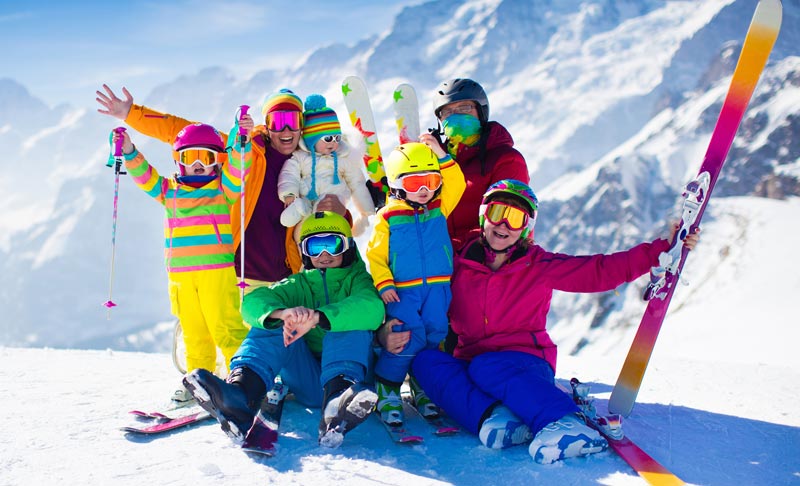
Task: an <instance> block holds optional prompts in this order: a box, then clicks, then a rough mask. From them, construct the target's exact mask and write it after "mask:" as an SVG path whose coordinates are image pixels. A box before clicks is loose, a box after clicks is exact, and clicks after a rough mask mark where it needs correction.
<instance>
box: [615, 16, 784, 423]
mask: <svg viewBox="0 0 800 486" xmlns="http://www.w3.org/2000/svg"><path fill="white" fill-rule="evenodd" d="M781 18H782V6H781V2H780V1H779V0H761V1H760V2H758V5H757V6H756V10H755V14H754V15H753V19H752V21H751V23H750V28H749V30H748V31H747V36H746V37H745V40H744V44H743V45H742V51H741V54H740V55H739V61H738V63H737V64H736V69H735V70H734V72H733V77H732V79H731V83H730V88H729V89H728V93H727V95H726V96H725V101H724V103H723V105H722V109H721V111H720V114H719V118H718V119H717V124H716V126H715V127H714V131H713V132H712V134H711V141H710V142H709V145H708V149H707V150H706V154H705V157H704V159H703V163H702V165H701V166H700V170H699V171H698V173H697V176H696V177H695V178H694V179H693V180H692V181H691V182H689V183H688V184H687V185H686V190H685V192H684V193H683V197H684V198H685V199H684V203H683V213H682V215H681V221H680V227H679V229H678V231H677V232H676V233H675V237H674V238H673V241H672V244H671V246H670V249H669V250H668V251H666V252H664V253H662V254H661V255H660V256H659V265H658V266H657V267H654V268H653V269H652V270H651V272H650V273H651V276H650V284H649V285H648V286H647V289H646V290H645V293H644V299H645V300H647V301H648V304H647V308H646V309H645V312H644V316H642V320H641V323H640V324H639V328H638V330H637V332H636V336H635V337H634V340H633V343H632V344H631V348H630V350H629V351H628V356H627V357H626V359H625V363H624V364H623V366H622V370H621V371H620V374H619V378H618V379H617V383H616V385H615V386H614V390H613V391H612V393H611V398H610V399H609V402H608V409H609V410H610V411H611V412H613V413H618V414H622V415H623V416H625V417H627V416H628V415H630V413H631V410H632V409H633V405H634V403H635V402H636V396H637V394H638V393H639V388H640V387H641V384H642V379H643V378H644V372H645V370H646V369H647V364H648V362H649V361H650V356H651V355H652V353H653V348H654V346H655V343H656V339H657V338H658V333H659V331H660V330H661V325H662V324H663V322H664V317H665V316H666V314H667V309H668V308H669V304H670V301H671V300H672V295H673V293H674V291H675V287H676V286H677V283H678V279H679V278H680V274H681V271H682V270H683V266H684V263H685V262H686V257H687V255H688V253H689V250H688V249H687V248H686V247H684V245H683V244H682V240H683V239H684V237H686V236H687V235H689V234H691V233H692V232H694V231H695V230H696V228H697V227H698V226H699V225H700V220H701V219H702V217H703V213H704V212H705V209H706V206H707V205H708V200H709V198H710V197H711V192H712V191H713V189H714V186H715V185H716V182H717V179H718V177H719V174H720V172H721V171H722V166H723V164H724V163H725V158H726V157H727V156H728V151H729V150H730V148H731V145H732V144H733V139H734V137H735V136H736V131H737V130H738V128H739V124H740V123H741V121H742V118H743V117H744V113H745V110H746V109H747V105H748V104H749V103H750V98H751V97H752V95H753V91H754V90H755V88H756V84H757V83H758V79H759V77H760V76H761V73H762V72H763V70H764V66H765V65H766V63H767V59H768V58H769V55H770V52H771V51H772V46H773V45H774V44H775V40H776V39H777V37H778V32H779V30H780V27H781Z"/></svg>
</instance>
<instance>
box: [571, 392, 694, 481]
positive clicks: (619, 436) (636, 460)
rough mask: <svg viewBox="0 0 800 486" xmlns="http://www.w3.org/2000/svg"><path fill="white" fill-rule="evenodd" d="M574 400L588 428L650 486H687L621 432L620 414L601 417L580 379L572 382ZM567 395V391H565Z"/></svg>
mask: <svg viewBox="0 0 800 486" xmlns="http://www.w3.org/2000/svg"><path fill="white" fill-rule="evenodd" d="M570 385H571V387H572V393H571V395H572V399H573V400H574V401H575V404H576V405H578V407H579V408H580V409H581V413H582V415H583V418H584V420H585V421H586V424H587V425H589V426H590V427H592V428H593V429H595V430H597V431H598V432H600V434H602V435H603V437H605V438H606V440H607V441H608V445H609V446H610V447H611V449H613V450H614V452H616V453H617V455H619V457H621V458H622V460H624V461H625V462H627V463H628V465H629V466H631V467H632V468H633V469H634V471H636V473H637V474H638V475H639V476H641V477H642V478H643V479H644V480H645V481H647V483H648V484H651V485H653V486H679V485H681V484H686V483H684V482H683V480H681V479H680V478H679V477H678V476H675V475H674V474H672V473H671V472H670V471H669V470H668V469H667V468H665V467H664V466H662V465H661V464H659V462H658V461H656V460H655V459H653V458H652V457H651V456H650V455H649V454H648V453H646V452H645V451H643V450H642V449H641V448H640V447H639V446H637V445H636V444H635V443H634V442H633V441H632V440H630V439H629V438H627V437H625V435H624V432H623V430H622V417H620V416H619V415H618V414H615V415H609V416H605V417H604V416H598V415H597V411H596V410H595V407H594V404H593V401H592V399H591V398H589V387H588V385H586V384H584V383H581V382H580V381H578V379H577V378H573V379H572V380H570ZM564 391H565V392H566V390H564Z"/></svg>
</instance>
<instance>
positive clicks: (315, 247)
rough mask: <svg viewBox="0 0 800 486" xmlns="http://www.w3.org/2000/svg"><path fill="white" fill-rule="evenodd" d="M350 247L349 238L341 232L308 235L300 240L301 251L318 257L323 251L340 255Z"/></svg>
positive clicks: (309, 255) (306, 254)
mask: <svg viewBox="0 0 800 486" xmlns="http://www.w3.org/2000/svg"><path fill="white" fill-rule="evenodd" d="M348 249H350V241H349V238H347V237H345V236H344V235H342V234H340V233H320V234H316V235H311V236H307V237H305V238H304V239H303V241H302V242H300V251H302V252H303V255H305V256H308V257H318V256H320V255H321V254H322V252H326V253H328V255H330V256H339V255H341V254H342V253H344V252H346V251H347V250H348Z"/></svg>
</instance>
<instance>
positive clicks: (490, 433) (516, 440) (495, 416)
mask: <svg viewBox="0 0 800 486" xmlns="http://www.w3.org/2000/svg"><path fill="white" fill-rule="evenodd" d="M478 437H479V438H480V439H481V442H482V443H483V445H485V446H486V447H488V448H489V449H505V448H506V447H511V446H515V445H519V444H524V443H526V442H528V441H529V440H531V438H533V434H532V433H531V429H530V428H529V427H528V426H527V425H525V424H524V423H523V422H522V421H521V420H520V419H518V418H517V416H516V415H514V413H513V412H512V411H511V410H509V409H508V407H506V406H505V405H497V406H496V407H494V410H492V414H491V415H490V416H489V418H487V419H486V420H484V421H483V423H482V424H481V428H480V430H479V431H478Z"/></svg>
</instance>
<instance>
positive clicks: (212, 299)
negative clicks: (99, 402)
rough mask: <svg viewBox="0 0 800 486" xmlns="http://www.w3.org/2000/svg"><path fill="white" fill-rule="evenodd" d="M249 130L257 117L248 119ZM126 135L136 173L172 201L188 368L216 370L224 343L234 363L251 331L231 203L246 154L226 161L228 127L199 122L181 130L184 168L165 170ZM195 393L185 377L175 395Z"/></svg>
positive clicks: (178, 144)
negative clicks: (223, 131) (222, 158)
mask: <svg viewBox="0 0 800 486" xmlns="http://www.w3.org/2000/svg"><path fill="white" fill-rule="evenodd" d="M240 125H241V127H242V128H246V129H247V131H248V133H250V130H252V128H253V120H252V118H250V116H249V115H245V116H244V117H243V118H242V120H241V121H240ZM120 136H122V137H123V146H122V151H123V153H124V154H125V167H126V169H127V171H128V174H130V176H131V178H132V179H133V181H134V182H135V183H136V185H137V186H139V187H140V188H141V189H142V190H143V191H144V192H145V193H147V194H148V195H150V196H151V197H153V198H154V199H155V200H156V201H158V202H159V203H161V204H162V205H163V206H164V209H165V219H164V257H165V261H166V267H167V276H168V280H169V296H170V303H171V307H172V313H173V314H174V315H175V317H177V318H178V319H179V320H180V322H181V326H182V328H183V340H184V346H185V350H186V368H187V371H192V370H194V369H197V368H202V369H206V370H209V371H211V372H214V370H215V368H216V356H217V347H219V348H220V350H221V351H222V354H223V355H224V357H225V363H226V365H230V359H231V357H233V354H234V353H235V352H236V350H237V349H238V348H239V345H240V344H241V343H242V341H243V340H244V337H245V336H246V335H247V331H248V328H247V327H246V326H245V325H244V324H243V322H242V316H241V313H240V311H239V289H238V287H237V286H236V283H237V280H236V273H235V271H234V248H233V236H232V232H231V215H230V208H231V206H232V205H233V204H234V203H235V202H236V201H237V200H238V199H239V197H240V185H241V177H242V161H241V154H239V152H238V151H236V150H235V149H232V150H231V151H230V153H229V157H228V160H229V163H226V164H223V165H221V164H219V163H218V154H219V153H222V152H224V151H225V144H224V142H223V139H222V137H221V136H220V133H219V132H218V131H217V130H216V129H215V128H214V127H212V126H210V125H205V124H201V123H195V124H191V125H188V126H186V127H185V128H184V129H183V130H181V132H180V133H179V134H178V135H177V137H176V139H175V143H174V144H173V148H174V150H175V151H176V152H177V155H178V160H176V161H175V163H176V165H177V166H178V172H177V173H176V174H175V175H173V176H172V177H169V178H167V177H163V176H161V175H159V174H158V172H157V171H156V169H155V168H154V167H153V166H151V165H150V164H149V163H148V162H147V160H145V158H144V156H143V155H142V154H141V153H139V152H138V151H137V150H136V147H135V146H134V145H133V143H132V142H131V140H130V137H129V136H128V134H127V133H124V132H123V133H122V134H118V133H116V132H115V133H114V136H113V140H114V141H116V140H117V138H118V137H120ZM244 154H245V160H246V162H245V171H246V168H247V167H249V165H250V159H251V151H250V140H249V139H248V140H247V143H246V144H245V146H244ZM190 398H191V395H189V394H188V392H186V391H185V389H184V388H183V386H182V385H181V387H180V389H179V390H177V391H176V392H175V395H174V396H173V399H174V400H176V401H178V402H181V401H186V400H189V399H190Z"/></svg>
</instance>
